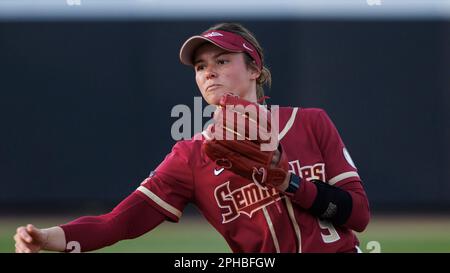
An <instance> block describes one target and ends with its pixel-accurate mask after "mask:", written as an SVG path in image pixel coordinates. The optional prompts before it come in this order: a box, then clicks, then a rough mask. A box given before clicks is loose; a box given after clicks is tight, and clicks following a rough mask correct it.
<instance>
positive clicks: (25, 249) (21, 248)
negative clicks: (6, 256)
mask: <svg viewBox="0 0 450 273" xmlns="http://www.w3.org/2000/svg"><path fill="white" fill-rule="evenodd" d="M14 241H15V242H16V244H15V248H16V249H15V251H16V253H32V252H37V251H38V248H37V247H36V246H35V245H33V244H31V243H27V242H26V241H24V239H23V238H22V236H21V235H20V234H19V233H17V234H15V235H14Z"/></svg>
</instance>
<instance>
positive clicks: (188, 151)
mask: <svg viewBox="0 0 450 273" xmlns="http://www.w3.org/2000/svg"><path fill="white" fill-rule="evenodd" d="M279 115H280V123H279V124H280V126H279V130H280V135H279V139H280V142H281V144H282V146H283V149H284V152H285V153H286V155H287V158H288V161H289V165H290V172H293V173H295V174H296V175H298V176H300V177H302V178H303V179H304V180H306V181H311V180H314V179H318V180H322V181H326V182H327V183H329V184H330V185H335V186H342V185H344V184H346V183H350V182H351V183H355V182H357V183H360V182H361V181H360V178H359V175H358V173H357V169H356V167H355V165H354V163H353V161H352V160H351V157H350V155H349V154H348V152H347V150H346V149H345V146H344V144H343V142H342V140H341V138H340V136H339V133H338V132H337V130H336V128H335V126H334V125H333V123H332V122H331V120H330V119H329V117H328V116H327V114H326V113H325V111H323V110H321V109H315V108H305V109H302V108H290V107H280V108H279ZM201 146H202V136H201V135H200V134H199V135H196V137H194V139H193V140H188V141H187V140H186V141H179V142H177V143H176V144H175V145H174V147H173V149H172V152H171V153H170V154H168V155H167V156H166V158H165V159H164V161H163V162H162V163H161V164H160V165H159V166H158V167H157V168H156V170H155V171H154V172H152V174H151V175H150V176H149V177H148V178H147V179H145V180H144V181H143V182H142V183H141V186H140V187H139V188H138V189H137V191H136V192H137V193H139V194H140V195H141V196H143V197H144V198H145V199H146V200H147V201H148V202H149V203H150V204H152V205H153V206H154V207H155V208H156V209H157V210H159V211H160V212H162V213H163V214H164V215H166V216H167V217H168V218H169V219H171V220H172V221H178V219H179V218H180V217H181V215H182V211H183V209H184V207H185V206H186V205H187V204H188V203H189V202H192V203H193V204H195V205H196V206H197V207H198V208H199V210H200V211H201V213H202V214H203V215H204V216H205V218H206V219H207V221H208V222H209V223H210V224H211V225H213V226H214V228H215V229H216V230H217V231H218V232H220V234H222V236H223V237H224V238H225V240H226V241H227V242H228V244H229V246H230V247H231V249H232V250H233V251H234V252H324V251H326V252H349V251H353V250H354V249H355V246H356V245H357V244H358V240H357V238H356V236H355V235H354V233H353V232H352V231H351V230H350V229H349V228H347V227H345V225H344V226H341V227H334V226H333V225H332V224H331V223H330V222H326V221H321V220H319V219H318V218H317V217H314V216H312V215H311V214H310V213H309V212H308V211H307V210H306V209H304V206H301V205H300V203H301V201H296V199H295V198H292V197H290V196H288V195H286V194H283V193H280V192H278V191H277V190H275V189H270V190H264V189H262V188H260V187H258V186H257V185H256V184H255V183H253V182H252V181H249V180H246V179H244V178H242V177H240V176H238V175H235V174H234V173H232V172H230V171H228V170H226V169H223V168H219V167H217V166H216V164H215V163H214V162H213V161H211V160H210V159H209V158H208V157H207V156H206V155H205V154H204V153H203V152H202V149H201ZM306 199H307V198H306ZM306 199H305V200H303V202H306V203H308V202H310V203H311V202H312V200H306ZM275 202H277V203H278V206H277V205H276V204H275ZM277 207H281V211H280V210H279V209H278V208H277Z"/></svg>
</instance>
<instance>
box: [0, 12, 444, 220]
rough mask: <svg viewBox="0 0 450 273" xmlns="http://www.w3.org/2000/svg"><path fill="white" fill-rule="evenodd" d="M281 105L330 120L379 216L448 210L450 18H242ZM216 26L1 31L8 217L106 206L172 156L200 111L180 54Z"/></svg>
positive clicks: (1, 133) (0, 106) (0, 201)
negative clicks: (179, 118) (178, 108)
mask: <svg viewBox="0 0 450 273" xmlns="http://www.w3.org/2000/svg"><path fill="white" fill-rule="evenodd" d="M240 22H241V23H243V24H244V25H245V26H247V27H248V28H250V29H251V30H252V31H253V32H254V33H255V34H256V36H257V37H258V39H259V41H260V42H261V43H262V45H263V47H264V48H265V51H266V60H267V63H268V65H269V67H270V68H271V70H272V76H273V86H272V89H271V90H270V91H269V92H268V94H269V96H271V100H270V102H271V103H272V104H279V105H297V106H302V107H320V108H324V109H326V110H327V112H328V114H329V115H330V117H331V118H332V119H333V121H334V122H335V124H336V126H337V127H338V129H339V132H340V133H341V136H342V138H343V139H344V142H345V143H346V145H347V147H348V149H349V151H350V153H351V155H352V157H353V159H354V161H355V162H356V164H357V167H358V168H359V172H360V175H361V177H362V179H363V181H364V183H365V187H366V190H367V193H368V196H369V199H370V202H371V205H372V209H373V210H374V211H382V210H383V211H418V210H428V211H432V210H433V211H436V210H448V209H450V179H449V177H450V168H449V167H450V144H449V140H450V123H449V120H450V119H449V118H450V80H449V71H450V70H449V68H450V22H448V21H432V20H430V21H407V20H402V21H395V20H393V21H367V20H365V21H343V20H339V21H334V20H317V21H314V20H310V21H307V20H281V21H264V20H255V21H240ZM213 23H216V21H214V22H213V21H188V22H183V21H134V22H125V21H104V22H99V21H92V22H89V21H77V22H67V21H65V22H49V21H47V22H45V21H43V22H3V23H0V210H1V211H3V212H13V211H16V210H20V209H22V208H25V209H27V210H30V207H28V206H29V205H30V204H31V205H32V208H34V209H35V210H37V211H42V210H46V211H47V210H48V211H50V210H51V211H56V210H65V209H71V208H73V207H78V208H86V209H93V208H102V207H108V206H110V205H111V204H114V203H116V202H118V201H120V200H121V199H122V198H123V197H125V196H126V195H128V194H129V193H130V192H132V191H133V190H134V189H135V188H136V187H137V186H138V185H139V183H140V182H141V181H142V180H143V179H144V178H145V177H146V176H147V175H148V173H149V172H150V171H151V170H152V169H153V168H154V167H156V166H157V164H158V163H159V162H160V161H161V160H162V159H163V158H164V156H165V155H166V154H167V153H168V152H169V151H170V148H171V146H172V145H173V144H174V141H173V140H172V138H171V135H170V129H171V125H172V123H173V122H174V121H175V120H176V118H171V117H170V111H171V109H172V107H173V106H174V105H176V104H180V103H181V104H187V105H188V106H191V107H192V106H193V102H194V100H193V96H198V95H199V92H198V90H197V87H196V84H195V79H194V74H193V71H192V70H191V69H189V68H188V67H185V66H183V65H181V64H180V63H179V60H178V50H179V47H180V46H181V44H182V43H183V42H184V40H185V39H186V38H187V37H189V36H190V35H192V34H196V33H198V32H200V31H202V30H204V29H206V28H207V27H208V26H210V25H211V24H213Z"/></svg>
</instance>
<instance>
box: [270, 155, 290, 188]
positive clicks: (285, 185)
mask: <svg viewBox="0 0 450 273" xmlns="http://www.w3.org/2000/svg"><path fill="white" fill-rule="evenodd" d="M280 157H281V153H280V151H279V150H278V149H277V150H276V151H275V152H274V154H273V158H272V162H271V164H270V167H271V168H274V167H276V166H277V165H278V163H279V161H280ZM290 177H291V176H290V175H286V178H285V179H284V181H283V183H282V184H280V185H279V186H277V187H276V188H277V190H279V191H283V192H284V191H286V190H287V188H288V187H289V178H290Z"/></svg>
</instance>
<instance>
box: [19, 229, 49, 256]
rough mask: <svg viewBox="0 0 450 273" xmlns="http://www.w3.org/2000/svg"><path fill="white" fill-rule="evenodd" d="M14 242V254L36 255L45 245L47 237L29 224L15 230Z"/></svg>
mask: <svg viewBox="0 0 450 273" xmlns="http://www.w3.org/2000/svg"><path fill="white" fill-rule="evenodd" d="M14 241H15V242H16V253H38V252H39V251H40V250H42V249H44V247H45V245H46V244H47V241H48V235H47V234H46V232H44V231H42V230H41V229H38V228H36V227H35V226H33V225H31V224H29V225H27V226H26V227H18V228H17V231H16V234H15V235H14Z"/></svg>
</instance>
